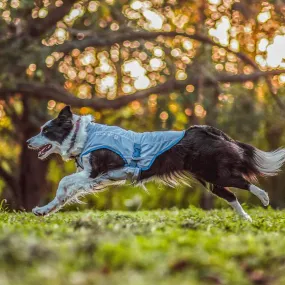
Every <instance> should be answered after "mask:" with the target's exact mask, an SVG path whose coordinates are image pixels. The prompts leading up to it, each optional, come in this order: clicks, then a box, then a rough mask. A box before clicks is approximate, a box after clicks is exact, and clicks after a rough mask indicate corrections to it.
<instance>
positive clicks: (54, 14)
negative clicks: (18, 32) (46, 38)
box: [26, 0, 77, 37]
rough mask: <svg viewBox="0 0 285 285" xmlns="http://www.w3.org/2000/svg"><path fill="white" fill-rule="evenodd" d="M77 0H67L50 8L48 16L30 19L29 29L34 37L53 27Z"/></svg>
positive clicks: (29, 32)
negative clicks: (58, 5)
mask: <svg viewBox="0 0 285 285" xmlns="http://www.w3.org/2000/svg"><path fill="white" fill-rule="evenodd" d="M76 1H77V0H66V1H64V2H63V3H64V4H62V6H60V7H53V8H52V9H51V10H49V12H48V15H47V17H45V18H44V19H40V18H37V19H33V18H30V19H29V20H28V26H27V31H26V32H28V34H29V35H30V36H32V37H39V36H41V35H42V34H44V33H45V32H47V31H48V30H49V29H51V27H53V26H54V25H55V24H56V23H57V22H58V21H60V20H61V19H62V18H63V17H64V16H65V15H66V14H67V13H68V12H69V11H70V9H71V7H72V6H73V4H74V3H75V2H76Z"/></svg>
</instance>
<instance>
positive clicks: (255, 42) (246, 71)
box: [0, 0, 285, 210]
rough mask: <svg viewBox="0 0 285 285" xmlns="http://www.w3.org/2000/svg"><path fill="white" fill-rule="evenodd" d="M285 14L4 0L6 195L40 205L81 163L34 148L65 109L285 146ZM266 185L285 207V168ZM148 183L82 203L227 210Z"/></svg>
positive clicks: (282, 9)
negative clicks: (30, 145)
mask: <svg viewBox="0 0 285 285" xmlns="http://www.w3.org/2000/svg"><path fill="white" fill-rule="evenodd" d="M284 16H285V3H284V1H281V0H276V1H258V0H245V1H240V2H239V1H233V0H200V1H199V0H197V1H189V0H149V1H139V0H134V1H126V0H104V1H103V0H102V1H73V0H66V1H61V0H56V1H54V0H44V1H39V0H35V1H34V0H31V1H30V0H11V1H7V0H0V137H1V140H0V193H1V197H2V199H4V198H5V199H6V200H7V203H8V206H9V207H10V208H12V209H26V210H30V209H31V208H33V207H34V206H35V205H38V204H44V203H46V202H47V201H49V200H50V199H51V197H52V196H53V195H54V193H55V191H56V188H57V184H58V182H59V180H60V179H61V178H62V177H63V176H64V175H67V174H69V173H71V172H72V171H74V170H75V166H74V163H73V162H68V163H63V162H62V160H61V159H60V158H59V157H51V158H50V159H49V160H46V161H44V162H43V161H40V160H38V158H37V153H36V152H33V151H31V150H28V149H27V147H26V143H25V142H26V140H27V139H28V138H30V137H31V136H33V135H35V134H36V133H38V132H39V129H40V126H41V125H42V124H43V123H44V122H45V121H46V120H48V119H50V118H52V117H54V116H56V115H57V113H58V111H59V110H60V109H61V108H62V107H63V106H64V105H65V104H70V105H71V106H72V108H73V111H74V112H77V113H79V114H82V115H84V114H93V116H94V117H95V119H96V121H97V122H99V123H106V124H111V125H118V126H121V127H124V128H128V129H131V130H134V131H151V130H153V131H154V130H167V129H174V130H182V129H185V128H188V127H189V126H190V125H193V124H208V125H212V126H215V127H217V128H220V129H222V130H223V131H225V132H227V133H228V134H229V135H230V136H232V137H233V138H234V139H238V140H240V141H243V142H246V143H250V144H253V145H255V146H256V147H259V148H261V149H263V150H273V149H275V148H278V147H280V146H282V145H285V88H284V84H285V69H284V68H285V61H284V59H285V22H284ZM260 184H261V186H262V188H264V189H266V190H267V191H268V192H269V194H270V197H271V205H272V206H273V207H276V208H284V206H285V172H284V173H281V174H280V175H279V176H278V177H274V178H270V179H266V180H260ZM147 188H148V191H149V193H146V192H145V191H144V190H141V189H140V188H134V187H132V186H124V187H114V188H113V189H112V190H111V191H110V190H109V191H106V192H104V193H100V194H97V195H95V196H89V197H87V198H86V199H85V200H86V202H87V205H84V206H78V205H74V206H73V209H75V208H78V207H84V208H88V207H90V208H91V207H92V208H93V207H94V208H96V209H102V210H103V209H130V210H136V209H155V208H170V207H177V208H186V207H188V206H189V205H190V204H194V205H199V206H201V207H203V208H205V209H210V208H212V207H213V206H221V207H227V205H226V203H225V202H223V201H220V200H218V199H217V198H215V197H213V196H212V195H211V194H209V193H208V192H207V191H205V190H204V189H202V187H201V186H199V185H196V184H193V186H192V187H191V188H189V187H184V186H183V187H179V188H177V189H172V188H168V187H165V186H162V185H157V184H151V183H150V184H148V185H147ZM238 193H239V194H240V195H241V196H242V197H241V199H242V201H246V202H248V203H249V205H253V204H255V203H256V204H259V201H257V199H255V198H254V197H251V196H250V195H248V193H246V192H245V191H241V190H239V191H238Z"/></svg>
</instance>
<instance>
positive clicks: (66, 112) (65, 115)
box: [58, 106, 72, 119]
mask: <svg viewBox="0 0 285 285" xmlns="http://www.w3.org/2000/svg"><path fill="white" fill-rule="evenodd" d="M58 118H60V119H72V112H71V109H70V106H65V107H64V108H63V109H62V110H61V111H60V113H59V114H58Z"/></svg>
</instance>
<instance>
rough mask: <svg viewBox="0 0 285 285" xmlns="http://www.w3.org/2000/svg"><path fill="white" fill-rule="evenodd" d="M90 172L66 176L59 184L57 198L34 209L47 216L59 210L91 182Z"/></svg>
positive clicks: (36, 212) (38, 213)
mask: <svg viewBox="0 0 285 285" xmlns="http://www.w3.org/2000/svg"><path fill="white" fill-rule="evenodd" d="M89 180H90V179H89V174H88V173H87V172H85V171H81V172H77V173H74V174H71V175H69V176H66V177H64V178H63V179H62V180H61V181H60V182H59V185H58V189H57V191H56V196H55V198H54V199H53V200H52V201H51V202H50V203H48V204H47V205H45V206H43V207H35V208H34V209H33V210H32V211H33V213H34V214H35V215H37V216H45V215H48V214H51V213H54V212H57V211H58V210H59V209H60V208H62V206H64V204H65V203H66V202H68V201H70V200H72V198H74V196H76V195H77V194H78V193H79V192H80V191H82V188H86V186H87V185H89V184H90V181H89Z"/></svg>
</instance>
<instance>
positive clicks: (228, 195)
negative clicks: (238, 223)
mask: <svg viewBox="0 0 285 285" xmlns="http://www.w3.org/2000/svg"><path fill="white" fill-rule="evenodd" d="M211 186H212V188H211V189H210V190H211V191H212V193H213V194H215V195H216V196H218V197H220V198H223V199H225V200H226V201H227V202H228V203H229V204H230V205H231V206H232V208H233V209H234V210H235V211H236V212H237V213H238V214H239V215H240V216H241V217H242V218H244V219H246V220H248V221H250V222H252V219H251V217H250V216H249V215H248V214H247V213H246V212H245V211H244V209H243V208H242V206H241V204H240V203H239V201H238V200H237V197H236V196H235V194H234V193H233V192H231V191H230V190H228V189H227V188H225V187H222V186H218V185H211Z"/></svg>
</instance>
